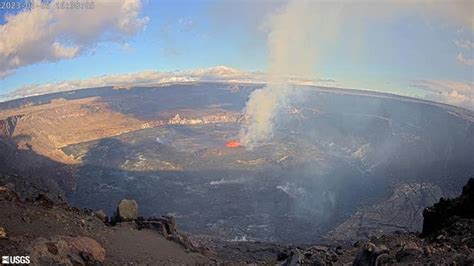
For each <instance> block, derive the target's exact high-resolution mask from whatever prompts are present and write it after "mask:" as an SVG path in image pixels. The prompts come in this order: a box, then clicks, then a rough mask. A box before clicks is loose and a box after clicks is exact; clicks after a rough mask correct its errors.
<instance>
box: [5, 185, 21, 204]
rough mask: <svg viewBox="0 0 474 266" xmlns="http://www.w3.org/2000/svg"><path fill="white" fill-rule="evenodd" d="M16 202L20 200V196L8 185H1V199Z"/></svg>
mask: <svg viewBox="0 0 474 266" xmlns="http://www.w3.org/2000/svg"><path fill="white" fill-rule="evenodd" d="M1 200H4V201H8V202H15V201H20V197H19V196H18V194H17V193H15V192H14V191H11V190H10V189H9V188H7V187H0V201H1Z"/></svg>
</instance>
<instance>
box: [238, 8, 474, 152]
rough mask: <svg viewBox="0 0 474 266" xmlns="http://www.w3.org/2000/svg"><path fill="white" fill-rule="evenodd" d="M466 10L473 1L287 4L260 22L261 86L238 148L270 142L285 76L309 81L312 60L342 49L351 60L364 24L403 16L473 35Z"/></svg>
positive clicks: (287, 86) (249, 109) (284, 94)
mask: <svg viewBox="0 0 474 266" xmlns="http://www.w3.org/2000/svg"><path fill="white" fill-rule="evenodd" d="M472 8H474V2H473V1H469V0H456V1H447V2H443V1H441V2H440V1H434V0H418V1H417V0H398V1H397V0H384V1H379V2H373V1H350V0H347V1H345V0H343V1H317V0H312V1H305V0H291V1H290V2H289V3H288V4H287V5H286V6H284V7H283V8H282V9H281V10H280V11H279V12H276V13H275V14H273V15H271V16H270V17H269V19H268V20H267V21H265V22H266V23H264V26H265V27H266V29H268V37H267V45H268V51H269V66H268V77H267V78H266V83H267V85H266V87H264V88H262V89H259V90H256V91H254V92H253V93H251V94H250V98H249V100H248V102H247V104H246V106H245V109H244V112H245V115H246V117H247V119H248V120H247V123H246V124H244V125H243V126H242V128H241V131H240V142H241V144H242V145H243V146H245V147H247V148H248V149H253V148H254V147H255V146H257V145H260V144H263V143H264V142H265V141H266V140H267V139H269V138H270V137H272V135H273V129H274V126H275V123H276V121H277V117H276V114H277V113H278V110H280V109H281V108H282V107H284V105H285V102H286V99H287V96H288V94H289V92H290V88H291V84H289V82H288V77H304V78H309V77H312V76H314V74H315V71H316V69H313V67H314V68H316V67H321V66H318V65H317V64H316V63H317V62H316V56H317V55H320V54H322V53H323V52H324V53H328V54H331V52H334V51H333V50H335V49H338V47H339V45H341V44H342V45H344V47H346V49H350V50H351V51H352V50H353V51H352V54H353V55H354V56H355V57H356V56H357V55H358V54H359V52H360V51H358V50H359V49H360V48H359V49H358V48H357V47H363V46H364V42H365V41H366V40H365V39H364V36H365V35H366V30H367V28H368V27H367V26H368V25H374V24H381V23H386V22H387V21H390V20H392V19H397V18H403V16H404V15H411V16H421V17H424V18H427V19H428V18H429V21H430V22H431V21H432V22H447V23H448V24H449V25H453V26H455V27H456V28H458V27H459V26H460V27H462V28H464V29H466V30H471V31H474V17H473V16H472V12H471V10H472ZM441 24H442V23H441ZM342 27H350V29H351V31H350V34H348V35H347V34H346V35H345V36H338V35H339V33H340V32H341V28H342ZM346 33H347V32H346ZM342 37H343V38H342ZM381 56H383V55H381Z"/></svg>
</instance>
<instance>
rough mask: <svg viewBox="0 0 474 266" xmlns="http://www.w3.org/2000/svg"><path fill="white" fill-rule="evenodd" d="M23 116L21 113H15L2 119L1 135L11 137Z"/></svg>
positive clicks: (0, 125) (0, 121) (0, 123)
mask: <svg viewBox="0 0 474 266" xmlns="http://www.w3.org/2000/svg"><path fill="white" fill-rule="evenodd" d="M21 117H22V116H21V115H14V116H9V117H7V118H4V119H2V120H0V137H2V138H8V139H9V138H11V137H12V136H13V134H14V133H15V128H16V125H17V123H18V120H20V118H21Z"/></svg>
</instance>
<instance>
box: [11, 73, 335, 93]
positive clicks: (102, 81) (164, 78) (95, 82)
mask: <svg viewBox="0 0 474 266" xmlns="http://www.w3.org/2000/svg"><path fill="white" fill-rule="evenodd" d="M265 77H266V74H265V73H263V72H259V71H254V72H247V71H241V70H239V69H235V68H231V67H227V66H217V67H211V68H202V69H194V70H189V71H174V72H160V71H142V72H137V73H131V74H118V75H103V76H97V77H91V78H88V79H83V80H67V81H61V82H56V83H44V84H30V85H26V86H23V87H20V88H18V89H17V90H15V91H13V92H11V93H10V94H8V95H6V97H4V99H3V100H11V99H17V98H22V97H28V96H33V95H41V94H47V93H53V92H60V91H70V90H77V89H83V88H93V87H102V86H116V87H132V86H146V85H159V84H163V83H168V82H195V81H196V82H197V81H211V82H212V81H216V82H239V83H263V82H264V81H265ZM286 79H287V81H288V83H292V84H301V85H328V84H330V85H337V81H335V80H333V79H310V78H301V77H287V78H286Z"/></svg>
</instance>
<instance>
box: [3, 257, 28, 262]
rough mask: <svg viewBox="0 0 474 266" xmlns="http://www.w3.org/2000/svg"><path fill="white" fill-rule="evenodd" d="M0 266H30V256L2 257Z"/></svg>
mask: <svg viewBox="0 0 474 266" xmlns="http://www.w3.org/2000/svg"><path fill="white" fill-rule="evenodd" d="M2 264H30V256H2Z"/></svg>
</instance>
